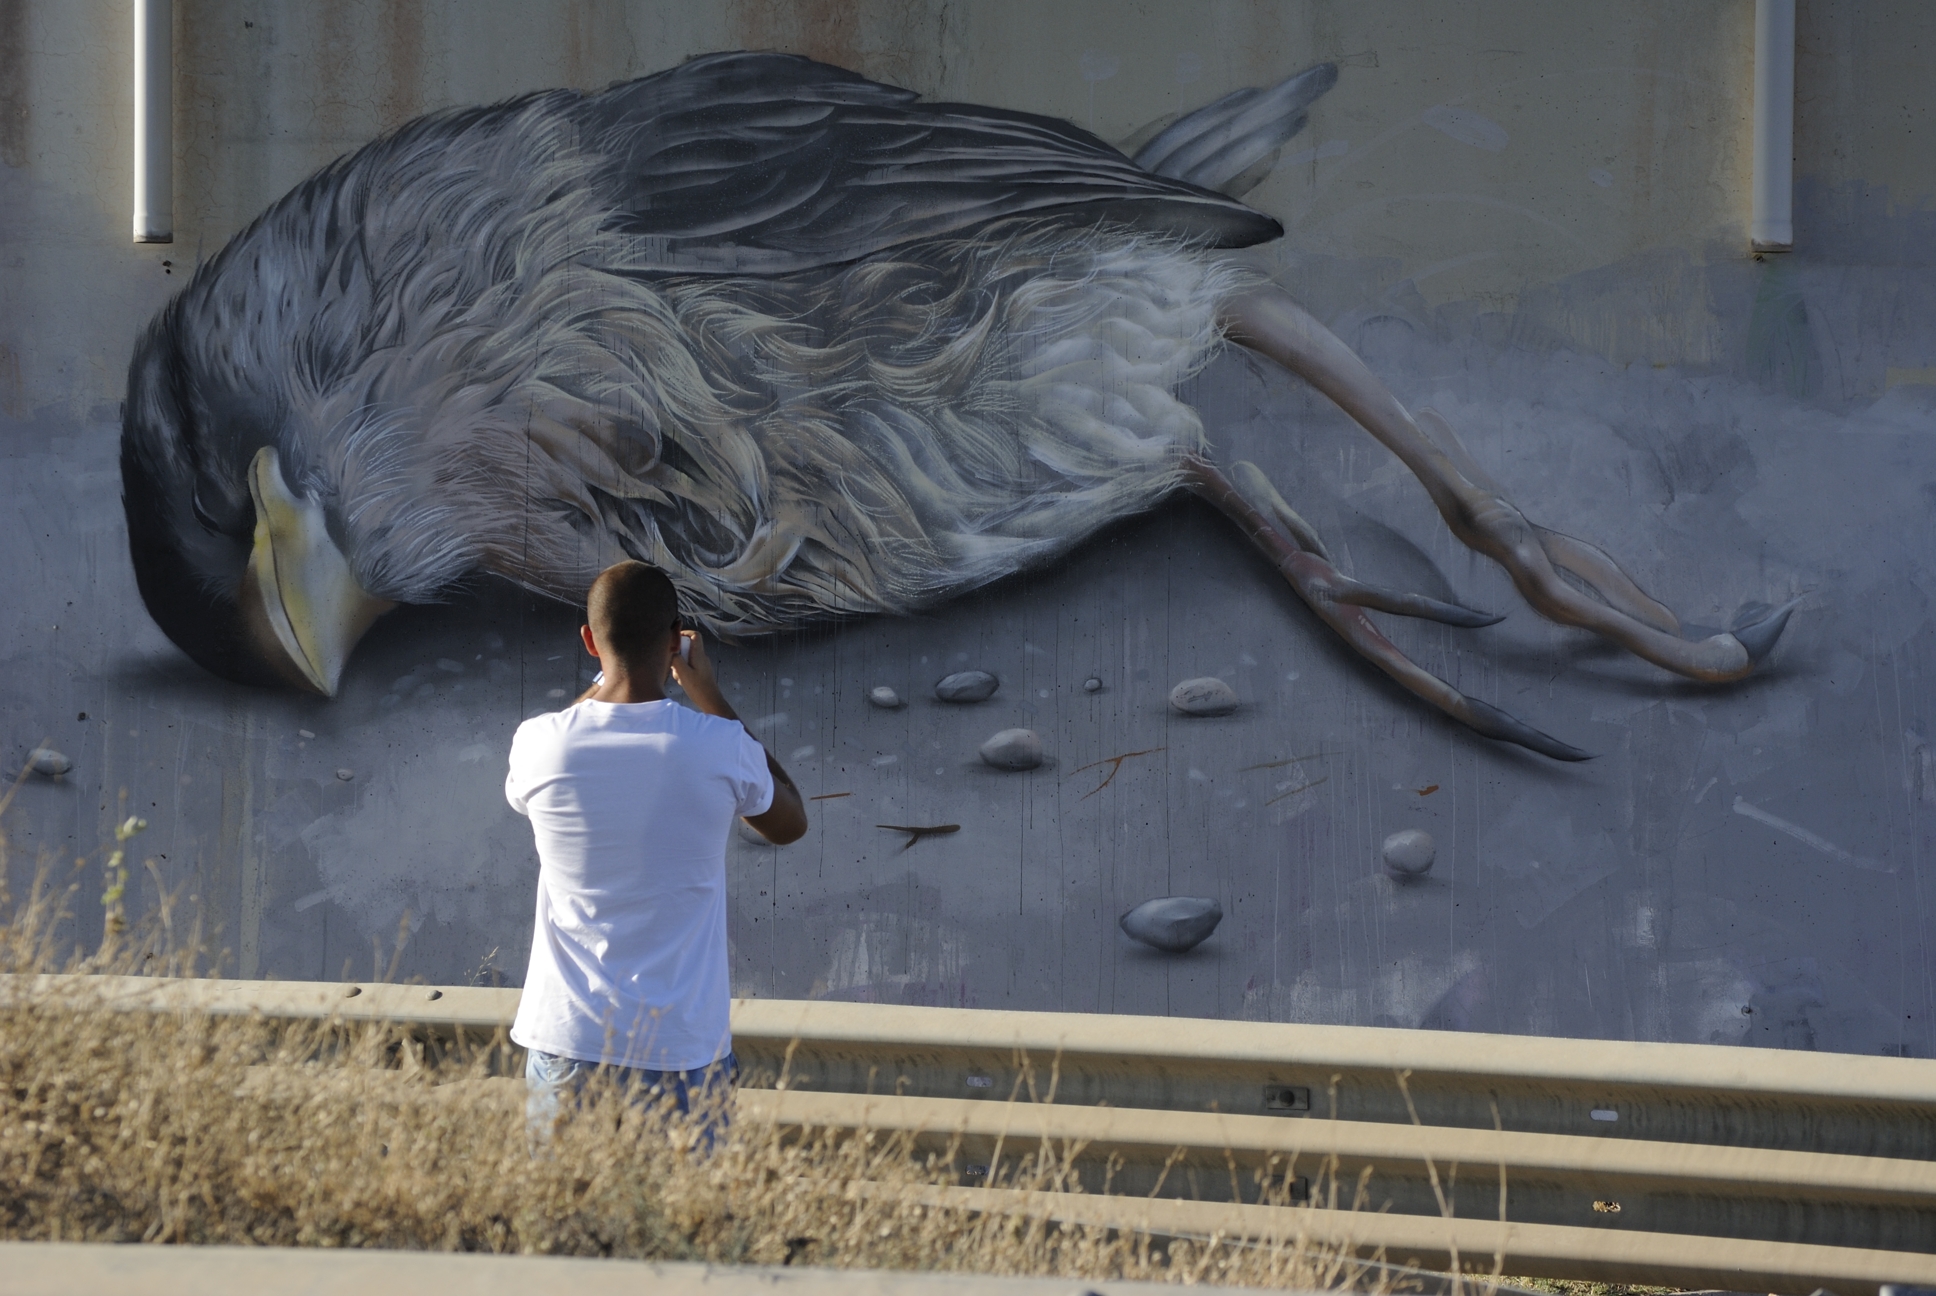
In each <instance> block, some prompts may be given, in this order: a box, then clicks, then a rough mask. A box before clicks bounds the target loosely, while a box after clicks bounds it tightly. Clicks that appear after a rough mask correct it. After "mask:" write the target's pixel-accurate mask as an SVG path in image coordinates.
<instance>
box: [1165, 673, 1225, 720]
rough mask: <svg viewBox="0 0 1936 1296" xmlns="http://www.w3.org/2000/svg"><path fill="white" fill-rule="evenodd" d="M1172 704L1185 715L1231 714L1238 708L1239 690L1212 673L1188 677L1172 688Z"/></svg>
mask: <svg viewBox="0 0 1936 1296" xmlns="http://www.w3.org/2000/svg"><path fill="white" fill-rule="evenodd" d="M1170 705H1171V706H1172V707H1174V708H1176V709H1177V710H1178V711H1181V712H1182V713H1183V714H1184V715H1194V716H1220V715H1229V714H1230V713H1231V712H1232V711H1235V710H1236V709H1237V690H1236V689H1233V688H1231V687H1230V686H1229V685H1228V684H1226V683H1224V682H1223V681H1222V680H1220V679H1217V678H1216V677H1215V676H1211V675H1206V676H1204V677H1203V678H1201V679H1186V680H1184V681H1183V682H1182V683H1181V684H1179V685H1177V686H1176V687H1175V688H1173V689H1171V690H1170Z"/></svg>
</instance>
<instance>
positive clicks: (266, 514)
mask: <svg viewBox="0 0 1936 1296" xmlns="http://www.w3.org/2000/svg"><path fill="white" fill-rule="evenodd" d="M249 494H250V495H251V496H253V497H254V499H255V548H254V551H253V552H251V553H250V555H249V567H248V571H247V572H246V573H245V574H244V575H243V577H242V612H243V615H244V617H246V618H247V620H248V623H249V629H250V632H251V633H252V635H253V636H254V638H255V641H256V647H257V648H259V649H260V650H261V651H262V655H263V657H264V658H265V659H266V660H267V661H268V662H269V663H270V664H271V665H272V666H274V667H275V668H276V670H277V671H278V672H279V673H281V674H282V675H283V677H284V678H286V679H287V680H288V681H289V682H290V683H291V684H294V685H295V686H297V687H298V688H306V689H313V690H314V691H316V692H318V693H321V694H322V695H323V696H324V697H335V696H336V682H337V681H338V680H339V679H341V678H342V675H343V663H344V662H346V661H348V660H349V655H350V649H352V648H354V647H356V641H357V640H359V639H361V638H362V637H363V632H364V631H365V630H368V629H369V628H370V625H371V623H372V622H374V621H375V620H376V619H377V618H378V617H380V616H382V615H383V614H384V613H385V612H388V611H389V610H390V609H391V608H393V607H395V606H396V604H394V603H391V602H388V601H387V600H384V599H380V598H373V597H372V596H370V595H369V594H366V593H364V591H363V589H362V587H360V586H359V585H357V583H356V577H355V576H354V575H352V574H351V572H350V565H349V561H348V560H347V559H345V558H344V557H343V551H342V550H340V549H338V548H337V547H336V542H335V541H334V540H331V539H330V538H329V528H328V527H327V526H325V525H324V522H323V509H322V505H320V504H318V503H316V502H315V501H314V500H311V499H308V498H307V497H298V496H297V495H295V494H294V493H293V492H291V491H290V489H289V486H288V484H287V483H286V482H284V481H283V479H282V464H281V461H280V460H279V459H278V458H277V457H276V452H275V451H274V450H273V449H271V448H270V447H268V446H264V447H263V448H262V449H260V450H258V451H256V452H255V460H254V462H252V463H251V464H250V465H249Z"/></svg>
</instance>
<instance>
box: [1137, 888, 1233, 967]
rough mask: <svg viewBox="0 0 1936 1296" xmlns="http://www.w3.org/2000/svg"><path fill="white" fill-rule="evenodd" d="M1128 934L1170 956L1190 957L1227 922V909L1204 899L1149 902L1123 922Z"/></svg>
mask: <svg viewBox="0 0 1936 1296" xmlns="http://www.w3.org/2000/svg"><path fill="white" fill-rule="evenodd" d="M1116 921H1117V925H1118V926H1120V927H1121V928H1122V929H1123V932H1124V934H1126V935H1127V936H1129V937H1130V938H1131V939H1133V940H1139V941H1141V942H1143V944H1145V945H1148V946H1150V947H1151V948H1153V949H1160V950H1162V951H1163V952H1164V953H1166V954H1186V953H1188V952H1189V951H1191V950H1193V949H1195V948H1196V947H1197V946H1199V945H1201V944H1203V942H1204V941H1206V940H1208V939H1209V937H1210V933H1211V932H1213V931H1215V930H1217V924H1218V923H1220V922H1222V921H1223V906H1222V905H1220V904H1218V903H1217V902H1216V901H1215V900H1211V899H1209V898H1207V897H1204V896H1163V897H1162V898H1160V899H1157V900H1145V901H1143V903H1142V904H1139V905H1137V906H1136V907H1135V908H1134V909H1131V910H1130V911H1129V912H1128V913H1126V914H1124V915H1123V916H1122V917H1121V918H1119V919H1117V920H1116Z"/></svg>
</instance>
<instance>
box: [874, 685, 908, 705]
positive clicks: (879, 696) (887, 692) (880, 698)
mask: <svg viewBox="0 0 1936 1296" xmlns="http://www.w3.org/2000/svg"><path fill="white" fill-rule="evenodd" d="M867 700H868V701H869V702H871V703H873V704H874V705H875V706H877V707H879V708H880V709H881V710H883V711H892V710H893V709H894V708H895V707H897V706H899V705H901V695H900V694H899V693H896V692H895V691H894V690H893V689H891V688H889V687H888V686H887V685H885V684H883V685H881V686H880V687H879V688H876V689H869V690H867Z"/></svg>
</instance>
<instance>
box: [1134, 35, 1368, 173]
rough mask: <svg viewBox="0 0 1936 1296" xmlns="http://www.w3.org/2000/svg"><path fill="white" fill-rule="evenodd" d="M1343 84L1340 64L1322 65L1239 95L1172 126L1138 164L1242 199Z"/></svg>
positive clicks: (1236, 92) (1147, 147)
mask: <svg viewBox="0 0 1936 1296" xmlns="http://www.w3.org/2000/svg"><path fill="white" fill-rule="evenodd" d="M1337 83H1338V65H1337V64H1335V63H1318V64H1315V65H1313V66H1311V67H1308V68H1306V69H1304V71H1302V72H1299V73H1298V74H1297V75H1296V76H1293V77H1287V78H1285V79H1284V80H1282V81H1280V82H1278V83H1277V84H1276V85H1274V86H1271V87H1269V88H1267V89H1258V88H1255V87H1252V88H1250V89H1247V90H1233V91H1231V92H1230V93H1229V94H1227V95H1225V96H1224V97H1223V98H1221V99H1219V100H1217V101H1216V102H1215V103H1211V104H1206V105H1204V106H1203V107H1201V108H1199V109H1197V110H1196V111H1195V112H1193V113H1188V114H1186V115H1184V116H1183V117H1180V118H1178V119H1177V120H1176V121H1174V122H1172V123H1171V124H1170V125H1169V126H1168V127H1167V128H1165V129H1164V130H1163V132H1162V133H1161V134H1159V135H1157V136H1156V137H1155V138H1154V139H1152V140H1150V142H1149V143H1147V144H1145V145H1144V146H1143V147H1142V148H1140V149H1138V150H1137V151H1136V165H1137V166H1140V167H1143V168H1145V169H1147V170H1150V171H1154V172H1155V173H1156V174H1158V175H1166V176H1175V177H1176V178H1177V179H1179V180H1187V181H1189V182H1190V183H1191V184H1196V185H1202V186H1203V187H1204V188H1206V189H1215V190H1217V191H1218V192H1219V193H1226V194H1229V195H1230V196H1231V197H1233V198H1235V197H1238V196H1240V195H1241V194H1243V193H1244V192H1246V191H1247V190H1248V189H1249V188H1250V185H1251V184H1254V183H1255V182H1256V180H1261V179H1262V178H1263V175H1264V173H1265V172H1266V171H1268V170H1269V167H1268V165H1264V166H1261V167H1260V164H1264V163H1267V162H1268V160H1269V159H1271V158H1272V156H1273V155H1274V154H1275V153H1276V152H1277V150H1279V149H1281V148H1283V147H1284V145H1285V144H1286V143H1287V142H1288V141H1289V140H1290V138H1291V136H1293V135H1295V134H1297V133H1298V132H1299V131H1301V130H1303V129H1304V113H1305V109H1307V108H1309V107H1310V106H1311V105H1312V104H1314V103H1316V102H1317V101H1318V99H1319V97H1320V96H1322V95H1323V94H1324V92H1325V91H1327V90H1329V89H1330V88H1331V87H1332V86H1334V85H1336V84H1337ZM1253 177H1254V178H1253ZM1247 180H1248V181H1249V183H1245V182H1246V181H1247Z"/></svg>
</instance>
